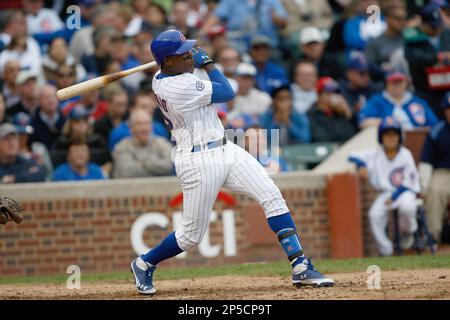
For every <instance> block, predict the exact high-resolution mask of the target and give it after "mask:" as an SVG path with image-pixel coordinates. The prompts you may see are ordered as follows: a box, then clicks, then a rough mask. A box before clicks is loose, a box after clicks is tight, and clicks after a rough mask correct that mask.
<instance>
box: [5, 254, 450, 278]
mask: <svg viewBox="0 0 450 320" xmlns="http://www.w3.org/2000/svg"><path fill="white" fill-rule="evenodd" d="M314 264H315V265H316V267H317V268H318V269H319V270H320V271H321V272H323V273H346V272H365V271H366V269H367V267H368V266H370V265H377V266H379V267H380V269H381V270H412V269H424V268H450V255H439V256H429V255H422V256H403V257H389V258H382V257H372V258H361V259H347V260H317V261H315V263H314ZM81 271H83V270H81ZM289 274H290V267H289V264H288V263H286V261H280V262H269V263H252V264H241V265H226V266H216V267H196V268H193V267H183V268H160V269H158V271H157V279H158V280H169V279H183V278H199V277H211V276H223V275H237V276H239V275H240V276H289ZM68 276H69V275H68V274H61V275H51V276H27V277H9V278H5V277H1V278H0V285H1V284H33V283H38V284H50V283H65V281H66V280H67V278H68ZM81 279H82V281H83V282H112V281H129V280H130V279H132V275H131V273H130V272H127V271H125V272H113V273H101V274H99V273H90V274H83V273H82V277H81Z"/></svg>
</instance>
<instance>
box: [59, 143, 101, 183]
mask: <svg viewBox="0 0 450 320" xmlns="http://www.w3.org/2000/svg"><path fill="white" fill-rule="evenodd" d="M89 157H90V156H89V146H88V145H87V144H86V143H85V142H72V143H71V144H70V146H69V150H68V153H67V162H66V163H64V164H61V165H60V166H59V167H57V168H56V169H55V173H54V175H53V181H82V180H102V179H105V176H104V174H103V172H102V169H101V167H100V166H98V165H96V164H95V163H91V162H89Z"/></svg>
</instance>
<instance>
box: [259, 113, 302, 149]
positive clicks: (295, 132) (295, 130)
mask: <svg viewBox="0 0 450 320" xmlns="http://www.w3.org/2000/svg"><path fill="white" fill-rule="evenodd" d="M290 120H291V124H290V126H289V127H286V128H281V126H280V125H279V124H278V123H276V122H275V120H274V112H273V110H269V111H267V112H266V113H264V114H263V115H262V116H261V118H260V122H261V124H262V127H263V128H265V129H267V131H268V136H267V138H268V141H269V142H270V141H271V129H280V132H279V135H280V137H279V138H280V145H285V144H295V143H306V142H310V141H311V130H310V127H309V120H308V117H307V116H305V115H303V114H300V113H298V112H296V111H294V110H293V111H292V113H291V116H290ZM284 129H287V130H284ZM284 131H287V132H285V133H286V136H287V137H283V136H284V135H285V133H284Z"/></svg>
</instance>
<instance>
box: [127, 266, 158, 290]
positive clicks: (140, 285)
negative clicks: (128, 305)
mask: <svg viewBox="0 0 450 320" xmlns="http://www.w3.org/2000/svg"><path fill="white" fill-rule="evenodd" d="M138 259H140V261H139V264H145V265H147V264H146V263H145V262H144V261H143V260H142V259H141V258H140V257H139V258H136V259H134V260H133V261H132V262H131V272H133V274H134V279H135V280H136V289H137V291H138V292H139V293H141V294H154V293H155V292H156V289H155V288H154V287H153V272H154V271H155V269H156V266H149V265H147V270H143V269H141V268H140V267H139V266H138V264H137V262H138Z"/></svg>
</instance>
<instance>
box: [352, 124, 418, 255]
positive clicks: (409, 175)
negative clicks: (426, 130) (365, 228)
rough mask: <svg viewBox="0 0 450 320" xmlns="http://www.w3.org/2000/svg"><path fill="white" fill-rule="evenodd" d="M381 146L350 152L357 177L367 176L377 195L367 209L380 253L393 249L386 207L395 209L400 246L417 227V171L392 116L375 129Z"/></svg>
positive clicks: (408, 243)
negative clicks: (389, 236) (397, 216)
mask: <svg viewBox="0 0 450 320" xmlns="http://www.w3.org/2000/svg"><path fill="white" fill-rule="evenodd" d="M378 142H379V143H380V145H381V147H378V148H373V149H369V150H363V151H360V152H355V153H352V154H350V157H349V160H350V161H352V162H354V163H355V164H356V165H357V168H358V173H359V175H360V177H361V178H363V179H366V180H367V179H369V181H370V183H371V185H372V186H373V187H374V188H375V190H377V191H378V192H379V193H378V196H377V197H376V199H375V201H374V202H373V204H372V206H371V207H370V209H369V221H370V227H371V230H372V234H373V235H374V238H375V241H376V244H377V247H378V250H379V252H380V254H381V255H382V256H390V255H392V253H393V244H392V241H391V240H389V238H388V236H387V234H386V227H387V224H388V218H389V215H388V211H389V210H394V209H397V210H398V213H399V229H400V232H401V234H402V236H401V239H402V241H401V244H400V245H401V247H402V248H403V249H408V248H410V247H411V246H412V244H413V242H414V238H413V233H414V232H415V231H416V230H417V219H416V214H417V204H416V197H417V193H419V192H420V185H419V175H418V172H417V168H416V164H415V162H414V158H413V156H412V154H411V152H410V151H409V150H408V149H406V148H405V147H403V146H402V130H401V126H400V124H399V123H396V122H395V120H393V119H392V118H386V119H384V121H383V123H382V125H381V126H380V127H379V129H378Z"/></svg>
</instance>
